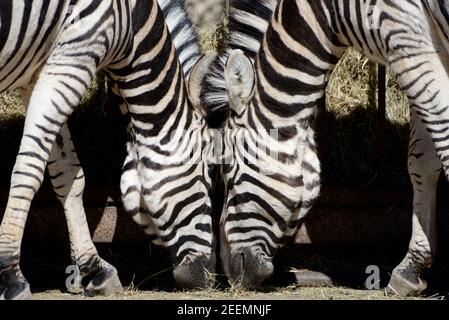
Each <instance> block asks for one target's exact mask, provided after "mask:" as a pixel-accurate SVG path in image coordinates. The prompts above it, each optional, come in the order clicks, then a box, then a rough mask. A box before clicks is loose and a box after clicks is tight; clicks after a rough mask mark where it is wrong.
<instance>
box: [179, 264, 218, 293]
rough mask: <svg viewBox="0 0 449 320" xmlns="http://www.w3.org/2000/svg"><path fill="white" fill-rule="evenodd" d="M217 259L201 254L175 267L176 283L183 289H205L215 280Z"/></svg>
mask: <svg viewBox="0 0 449 320" xmlns="http://www.w3.org/2000/svg"><path fill="white" fill-rule="evenodd" d="M214 272H215V261H214V259H210V258H208V257H206V256H199V257H197V258H195V259H194V260H193V261H189V262H187V263H182V264H180V265H178V266H177V267H175V269H174V270H173V276H174V278H175V282H176V284H177V285H178V286H179V287H180V288H183V289H192V290H194V289H204V288H207V287H209V286H210V285H211V284H212V283H213V281H214V277H213V275H214Z"/></svg>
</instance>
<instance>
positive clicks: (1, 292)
mask: <svg viewBox="0 0 449 320" xmlns="http://www.w3.org/2000/svg"><path fill="white" fill-rule="evenodd" d="M31 299H32V294H31V290H30V285H29V283H28V282H27V281H23V280H21V281H18V282H16V283H15V284H13V285H10V286H6V287H1V286H0V300H31Z"/></svg>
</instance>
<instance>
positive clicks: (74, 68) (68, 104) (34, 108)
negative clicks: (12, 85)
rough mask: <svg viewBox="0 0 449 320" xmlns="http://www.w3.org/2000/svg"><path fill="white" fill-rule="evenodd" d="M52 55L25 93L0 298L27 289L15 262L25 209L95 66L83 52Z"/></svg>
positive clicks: (1, 252) (1, 256) (24, 294)
mask: <svg viewBox="0 0 449 320" xmlns="http://www.w3.org/2000/svg"><path fill="white" fill-rule="evenodd" d="M55 60H57V62H56V64H53V65H46V66H45V67H44V68H43V70H42V71H41V73H40V75H39V77H38V80H37V82H36V85H35V87H34V89H33V92H32V94H31V98H30V103H29V105H28V110H27V115H26V120H25V127H24V132H23V137H22V142H21V145H20V149H19V154H18V156H17V158H16V163H15V166H14V169H13V174H12V177H11V187H10V192H9V198H8V204H7V207H6V211H5V214H4V217H3V221H2V224H1V226H0V273H1V275H2V279H3V283H4V285H5V287H6V289H5V290H4V291H3V293H2V294H1V298H5V299H15V298H17V299H21V298H29V297H30V295H31V293H30V289H29V284H28V282H27V280H26V279H25V277H24V276H23V274H22V272H21V270H20V266H19V263H20V246H21V242H22V238H23V233H24V228H25V223H26V219H27V216H28V211H29V209H30V205H31V201H32V200H33V198H34V195H35V194H36V192H37V191H38V189H39V188H40V186H41V184H42V181H43V178H44V170H45V167H46V165H47V161H48V160H49V159H50V154H51V153H52V147H53V144H54V143H55V142H56V140H57V139H58V137H59V136H60V132H61V128H62V127H63V125H64V124H65V123H66V121H67V118H68V117H69V116H70V114H71V113H72V112H73V110H74V108H75V107H76V106H77V105H78V104H79V103H80V100H81V98H82V96H83V95H84V94H85V92H86V90H87V87H88V86H89V85H90V83H91V82H92V78H93V75H94V74H95V72H96V67H95V64H89V60H90V59H89V58H87V59H86V61H85V64H84V65H83V66H82V67H81V66H78V65H74V64H73V63H72V61H73V59H72V58H70V57H68V59H64V57H63V56H58V57H55ZM49 61H51V58H50V60H49ZM89 66H90V67H91V68H89Z"/></svg>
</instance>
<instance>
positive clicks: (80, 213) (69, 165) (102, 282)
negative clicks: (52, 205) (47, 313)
mask: <svg viewBox="0 0 449 320" xmlns="http://www.w3.org/2000/svg"><path fill="white" fill-rule="evenodd" d="M32 91H33V88H32V87H29V88H26V89H24V90H23V91H22V101H23V103H24V105H25V106H28V104H29V101H30V98H31V93H32ZM48 171H49V173H50V178H51V182H52V184H53V189H54V191H55V193H56V196H57V197H58V199H59V201H60V202H61V204H62V206H63V208H64V212H65V217H66V220H67V227H68V231H69V239H70V249H71V258H72V263H73V264H74V265H76V267H77V270H78V272H79V276H78V277H76V278H75V279H74V282H73V283H70V284H68V283H67V285H68V286H69V285H70V286H69V287H68V288H67V289H68V291H69V292H71V293H82V292H83V290H84V288H83V286H82V283H81V281H82V279H83V277H85V276H93V280H92V281H91V282H90V283H89V286H88V290H90V291H92V292H94V293H96V294H105V295H108V294H113V293H117V292H121V291H123V288H122V286H121V284H120V280H119V278H118V274H117V270H116V269H115V268H114V267H113V266H111V265H110V264H109V263H107V262H106V261H104V260H103V259H101V258H100V257H99V255H98V252H97V249H96V248H95V245H94V244H93V241H92V238H91V236H90V232H89V226H88V224H87V219H86V214H85V211H84V205H83V193H84V187H85V178H84V172H83V169H82V167H81V164H80V162H79V160H78V156H77V154H76V151H75V146H74V145H73V142H72V138H71V135H70V131H69V128H68V125H67V123H65V124H64V125H63V126H62V128H61V130H60V132H59V134H58V135H57V136H56V143H54V144H53V148H52V151H51V154H50V159H49V162H48ZM105 274H106V275H107V276H105ZM94 283H95V284H94Z"/></svg>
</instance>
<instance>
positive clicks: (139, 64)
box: [0, 0, 213, 299]
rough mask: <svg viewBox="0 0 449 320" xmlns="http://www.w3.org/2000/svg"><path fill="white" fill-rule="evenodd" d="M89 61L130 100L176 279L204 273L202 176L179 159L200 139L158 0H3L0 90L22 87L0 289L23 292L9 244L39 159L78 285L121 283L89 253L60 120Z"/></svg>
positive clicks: (35, 183) (76, 96)
mask: <svg viewBox="0 0 449 320" xmlns="http://www.w3.org/2000/svg"><path fill="white" fill-rule="evenodd" d="M189 60H190V58H189V57H187V56H186V57H185V59H184V62H185V61H189ZM192 61H193V60H192ZM188 68H190V69H191V67H190V66H189V67H188ZM100 70H102V71H104V72H105V73H106V74H107V75H108V77H109V78H110V79H111V80H112V81H113V83H114V84H115V86H116V91H117V93H118V94H120V96H121V97H122V98H123V100H124V101H125V105H126V107H127V109H128V110H129V114H130V117H131V122H132V132H133V134H134V140H133V143H134V150H133V151H134V152H136V157H137V159H138V173H139V177H140V182H141V185H142V189H143V194H144V197H143V202H144V203H143V204H144V206H145V208H146V210H147V212H149V213H150V214H149V217H150V218H149V220H151V221H152V223H153V224H154V226H155V228H156V229H157V231H158V236H160V237H161V238H164V239H166V241H164V244H167V246H168V247H169V250H170V252H171V254H172V256H173V257H174V265H175V278H177V280H178V281H179V282H180V283H181V285H186V286H201V285H203V284H204V282H205V275H204V267H208V265H209V262H210V261H211V255H212V252H211V246H212V245H211V244H212V241H213V239H212V232H211V230H210V227H209V228H208V226H210V225H211V217H210V200H209V194H208V193H209V188H210V187H209V184H210V183H209V180H208V176H207V174H205V172H206V173H207V170H206V169H205V165H204V163H203V162H202V161H201V160H198V161H196V162H195V163H194V164H192V162H187V161H186V162H181V160H182V159H184V158H185V157H186V155H187V154H189V155H190V154H192V155H193V157H194V158H196V159H198V158H200V159H201V153H202V152H204V149H205V148H204V145H205V144H206V143H205V142H204V141H207V139H208V138H207V136H206V137H204V135H205V133H204V132H205V122H204V120H203V118H202V116H201V114H200V112H199V111H198V106H197V105H194V104H193V103H191V102H190V101H189V99H188V97H187V87H186V83H185V81H184V75H183V71H182V69H181V66H180V63H179V61H178V58H177V54H176V51H175V49H174V46H173V45H172V42H171V38H170V34H169V31H168V29H167V27H166V24H165V20H164V16H163V13H162V11H161V10H160V8H159V6H158V4H157V2H156V1H153V0H151V1H150V0H149V1H126V0H106V1H104V0H103V1H97V0H79V1H69V0H67V1H43V0H42V1H39V0H37V1H35V0H33V1H31V0H28V1H21V2H20V1H2V2H1V3H0V79H1V80H0V89H1V90H2V91H3V90H6V89H11V88H19V87H20V88H24V90H23V92H24V94H23V97H24V103H25V104H26V105H27V114H26V120H25V127H24V133H23V138H22V142H21V146H20V150H19V154H18V156H17V159H16V164H15V166H14V170H13V174H12V177H11V188H10V194H9V199H8V204H7V208H6V211H5V214H4V218H3V222H2V225H1V227H0V274H1V277H2V280H3V283H4V288H5V289H4V290H3V292H2V293H0V295H1V298H5V299H13V298H27V297H29V295H30V291H29V285H28V282H27V281H26V279H25V277H24V276H23V275H22V273H21V271H20V267H19V262H20V244H21V240H22V236H23V231H24V226H25V221H26V218H27V214H28V211H29V208H30V204H31V201H32V199H33V197H34V195H35V193H36V192H37V190H38V189H39V187H40V185H41V184H42V179H43V176H44V170H45V167H46V165H47V164H48V169H49V172H50V176H51V178H52V183H53V186H54V189H55V191H56V193H57V195H58V197H59V199H60V201H61V202H62V204H63V206H64V210H65V214H66V219H67V223H68V229H69V235H70V242H71V251H72V260H73V262H74V264H76V265H77V267H78V268H79V270H80V274H81V276H85V275H92V276H94V280H93V281H92V282H91V283H90V284H89V286H88V289H89V290H92V291H94V292H96V293H104V294H109V293H113V292H117V291H121V290H122V289H121V284H120V281H119V279H118V276H117V271H116V270H115V268H114V267H113V266H111V265H110V264H108V263H107V262H105V261H104V260H102V259H101V258H100V257H99V256H98V253H97V251H96V249H95V246H94V244H93V242H92V239H91V237H90V233H89V229H88V226H87V222H86V217H85V213H84V208H83V203H82V193H83V191H84V184H85V182H84V174H83V171H82V168H81V166H80V164H79V160H78V158H77V155H76V152H75V150H74V147H73V143H72V141H71V138H70V133H69V131H68V127H67V124H66V121H67V118H68V117H69V116H70V114H71V113H72V112H73V110H74V109H75V108H76V106H77V105H78V104H79V102H80V100H81V98H82V97H83V95H84V94H85V92H86V90H87V88H88V87H89V85H90V83H91V82H92V81H93V78H94V76H95V75H96V73H97V72H99V71H100ZM189 88H190V89H191V90H192V86H189ZM195 90H196V89H195ZM181 132H182V133H181ZM186 194H188V195H189V196H186ZM180 195H182V196H180ZM197 258H198V259H197ZM78 285H80V284H78ZM73 289H76V290H78V289H79V288H73Z"/></svg>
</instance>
